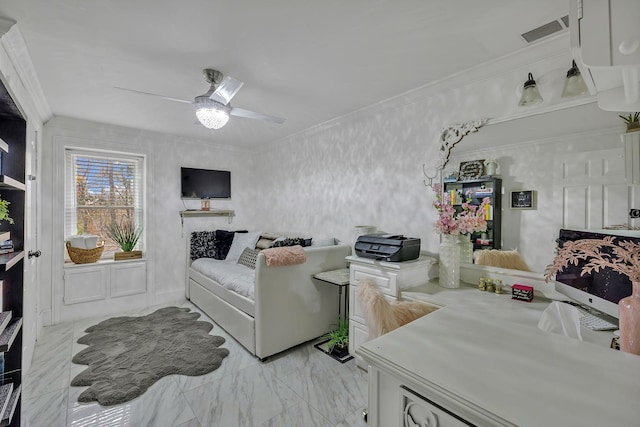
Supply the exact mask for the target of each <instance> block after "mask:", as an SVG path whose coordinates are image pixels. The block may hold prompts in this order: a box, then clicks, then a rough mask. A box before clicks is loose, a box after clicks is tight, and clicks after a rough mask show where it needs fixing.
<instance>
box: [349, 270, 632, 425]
mask: <svg viewBox="0 0 640 427" xmlns="http://www.w3.org/2000/svg"><path fill="white" fill-rule="evenodd" d="M413 291H415V290H412V292H403V298H412V299H422V300H426V301H429V302H433V303H436V304H439V305H444V306H445V307H444V308H441V309H439V310H437V311H436V312H434V313H432V314H429V315H427V316H425V317H423V318H421V319H418V320H417V321H415V322H413V323H411V324H409V325H406V326H404V327H402V328H400V329H397V330H395V331H393V332H391V333H389V334H386V335H383V336H382V337H379V338H377V339H375V340H372V341H369V342H368V343H366V344H363V345H362V346H361V347H360V348H359V349H358V350H357V354H358V355H359V356H361V357H362V359H363V361H365V363H367V364H368V366H369V393H370V395H369V408H368V412H369V425H370V426H379V427H382V426H391V425H394V426H395V425H403V424H402V422H401V421H402V414H403V411H405V410H406V408H407V406H410V405H418V406H419V407H420V408H419V409H418V413H420V414H432V415H433V414H435V415H434V416H435V417H437V419H439V420H440V424H438V425H439V426H447V425H464V424H462V422H461V421H460V419H459V418H461V419H464V420H466V421H468V422H470V423H472V424H475V425H481V426H486V425H490V426H494V425H507V426H511V425H517V426H522V427H524V426H536V427H538V426H563V427H564V426H636V425H640V405H638V401H639V399H640V357H638V356H635V355H631V354H627V353H623V352H620V351H616V350H612V349H610V348H609V347H608V344H609V341H610V337H611V336H612V334H611V333H607V332H593V331H587V330H584V329H583V330H582V332H583V337H585V338H586V339H587V340H589V341H592V342H585V341H579V340H576V339H572V338H568V337H565V336H562V335H558V334H552V333H548V332H545V331H542V330H540V329H538V328H537V322H538V319H539V317H540V314H541V312H542V311H543V310H544V308H545V307H546V302H543V301H536V302H533V303H526V302H521V301H513V300H511V299H510V296H509V295H498V294H488V293H486V292H481V291H479V290H477V289H473V288H470V287H463V288H461V289H458V290H449V289H444V288H440V287H438V286H437V285H435V284H433V283H430V284H428V285H425V286H423V287H421V288H419V289H418V291H420V292H413ZM594 342H595V344H594ZM414 409H415V408H414ZM451 414H454V415H451ZM456 417H459V418H456ZM415 421H416V424H417V425H419V426H423V425H427V424H426V422H425V424H418V423H417V421H419V420H415ZM412 423H413V421H412ZM412 423H410V425H416V424H412Z"/></svg>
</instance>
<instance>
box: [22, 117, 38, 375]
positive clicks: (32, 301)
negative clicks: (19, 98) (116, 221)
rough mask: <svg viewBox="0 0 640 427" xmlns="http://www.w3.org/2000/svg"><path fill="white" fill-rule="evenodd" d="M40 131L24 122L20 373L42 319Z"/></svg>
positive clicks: (25, 366)
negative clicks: (38, 173) (23, 228)
mask: <svg viewBox="0 0 640 427" xmlns="http://www.w3.org/2000/svg"><path fill="white" fill-rule="evenodd" d="M39 138H41V136H40V133H39V132H38V131H36V130H35V129H33V126H32V125H30V124H29V123H27V141H26V153H25V163H26V164H25V184H26V194H25V230H24V231H25V235H24V250H25V253H26V254H27V255H26V256H25V262H24V282H23V283H24V284H23V298H24V300H23V308H22V310H23V313H22V319H23V324H22V334H23V338H22V370H23V376H24V375H26V373H27V372H28V371H29V367H30V365H31V359H32V357H33V350H34V348H35V344H36V339H37V335H38V331H40V330H41V325H42V321H41V318H40V316H39V312H40V309H39V306H40V304H39V292H38V283H39V281H38V276H39V270H40V269H39V267H38V257H39V256H40V252H39V246H38V244H39V236H38V221H39V212H38V203H37V199H38V180H37V177H38V175H37V171H38V146H39V143H40V140H39Z"/></svg>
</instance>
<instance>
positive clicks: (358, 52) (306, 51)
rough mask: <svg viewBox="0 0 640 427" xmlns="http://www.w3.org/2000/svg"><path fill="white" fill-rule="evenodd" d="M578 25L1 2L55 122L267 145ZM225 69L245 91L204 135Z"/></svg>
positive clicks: (435, 15) (397, 9)
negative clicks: (238, 113) (208, 102)
mask: <svg viewBox="0 0 640 427" xmlns="http://www.w3.org/2000/svg"><path fill="white" fill-rule="evenodd" d="M567 13H568V4H567V2H566V1H559V0H538V1H536V2H531V1H524V0H484V1H478V0H347V1H345V0H323V1H315V2H310V1H307V0H269V1H264V0H215V1H214V0H186V1H182V2H177V1H175V0H134V1H132V0H111V1H104V0H2V2H0V16H4V17H7V18H11V19H14V20H16V21H17V22H18V28H19V29H20V31H21V33H22V35H23V37H24V39H25V42H26V44H27V47H28V49H29V53H30V56H31V59H32V62H33V64H34V66H35V69H36V73H37V75H38V79H39V81H40V84H41V86H42V89H43V91H44V95H45V97H46V99H47V101H48V102H49V106H50V108H51V110H52V112H53V114H54V115H56V116H68V117H75V118H80V119H86V120H92V121H98V122H103V123H111V124H116V125H122V126H128V127H133V128H139V129H147V130H154V131H158V132H163V133H169V134H175V135H184V136H191V137H196V138H203V139H208V140H211V141H214V142H216V143H220V144H228V145H233V146H251V145H259V144H263V143H266V142H269V141H272V140H276V139H279V138H282V137H285V136H288V135H291V134H294V133H297V132H300V131H302V130H304V129H307V128H310V127H312V126H314V125H317V124H319V123H323V122H327V121H330V120H332V119H334V118H336V117H340V116H342V115H345V114H348V113H350V112H353V111H355V110H358V109H361V108H364V107H367V106H369V105H372V104H375V103H377V102H379V101H382V100H385V99H388V98H391V97H393V96H396V95H398V94H400V93H403V92H406V91H409V90H411V89H415V88H417V87H420V86H423V85H425V84H428V83H430V82H432V81H434V80H438V79H441V78H444V77H447V76H449V75H451V74H452V73H455V72H457V71H460V70H463V69H466V68H470V67H472V66H474V65H477V64H479V63H482V62H486V61H489V60H491V59H494V58H497V57H499V56H502V55H505V54H508V53H510V52H513V51H516V50H518V49H520V48H522V47H524V46H525V45H526V43H525V42H524V41H523V40H522V39H521V38H520V34H522V33H523V32H526V31H528V30H531V29H533V28H535V27H538V26H539V25H542V24H544V23H547V22H549V21H551V20H554V19H557V18H559V17H561V16H564V15H566V14H567ZM206 67H213V68H216V69H218V70H220V71H222V72H223V73H225V74H229V75H231V76H233V77H235V78H237V79H239V80H242V81H244V83H245V85H244V87H243V88H242V89H241V90H240V92H239V93H238V94H237V95H236V97H235V98H234V99H233V101H232V104H233V105H234V106H236V107H240V108H244V109H249V110H255V111H259V112H263V113H267V114H271V115H276V116H280V117H285V118H286V119H287V121H286V122H285V123H284V124H283V125H277V124H273V123H266V122H262V121H256V120H251V119H244V118H240V117H232V118H231V120H230V122H229V123H228V124H227V126H225V127H224V128H223V129H221V130H218V131H213V130H207V129H205V128H204V127H202V126H200V125H196V124H194V122H195V114H194V110H193V107H192V106H190V105H187V104H181V103H177V102H171V101H167V100H164V99H161V98H155V97H150V96H144V95H138V94H135V93H131V92H126V91H121V90H117V89H115V88H114V87H115V86H120V87H126V88H131V89H136V90H140V91H145V92H152V93H156V94H160V95H165V96H169V97H174V98H182V99H188V100H191V99H193V98H194V97H195V96H197V95H201V94H203V93H204V92H206V91H207V89H208V84H207V83H206V82H205V81H204V80H203V78H202V75H201V70H202V69H203V68H206Z"/></svg>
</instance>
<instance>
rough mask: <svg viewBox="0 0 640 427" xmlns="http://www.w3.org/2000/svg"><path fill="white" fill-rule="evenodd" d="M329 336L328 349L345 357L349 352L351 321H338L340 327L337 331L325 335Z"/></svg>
mask: <svg viewBox="0 0 640 427" xmlns="http://www.w3.org/2000/svg"><path fill="white" fill-rule="evenodd" d="M325 338H328V339H329V341H327V350H328V352H329V353H331V354H332V355H334V356H336V357H338V358H340V359H341V358H343V357H345V356H346V355H347V354H349V321H348V320H347V319H345V320H344V321H339V322H338V328H337V329H336V330H335V331H331V332H329V333H328V334H327V335H325Z"/></svg>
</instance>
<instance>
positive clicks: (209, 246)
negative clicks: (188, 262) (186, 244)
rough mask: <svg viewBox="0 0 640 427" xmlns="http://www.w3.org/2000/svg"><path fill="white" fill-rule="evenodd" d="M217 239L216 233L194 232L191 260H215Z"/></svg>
mask: <svg viewBox="0 0 640 427" xmlns="http://www.w3.org/2000/svg"><path fill="white" fill-rule="evenodd" d="M215 252H216V238H215V232H214V231H193V232H192V233H191V244H190V255H191V259H192V260H194V259H198V258H215Z"/></svg>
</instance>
